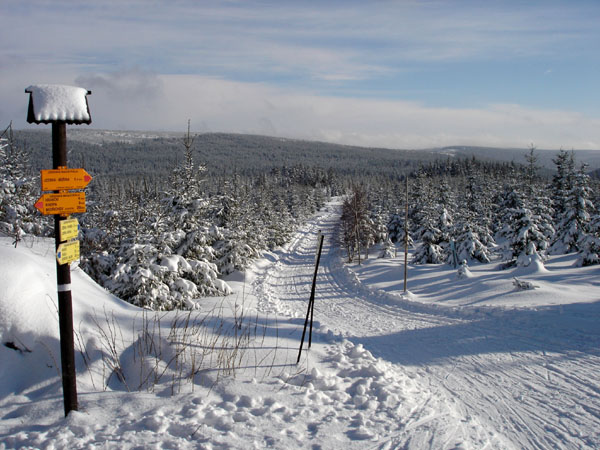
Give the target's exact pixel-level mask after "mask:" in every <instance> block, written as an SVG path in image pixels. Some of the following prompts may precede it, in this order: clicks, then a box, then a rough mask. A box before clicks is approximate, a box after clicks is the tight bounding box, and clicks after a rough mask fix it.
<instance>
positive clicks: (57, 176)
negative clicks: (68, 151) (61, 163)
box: [40, 168, 92, 191]
mask: <svg viewBox="0 0 600 450" xmlns="http://www.w3.org/2000/svg"><path fill="white" fill-rule="evenodd" d="M40 173H41V180H42V191H68V190H69V189H83V188H85V187H86V186H87V185H88V184H89V182H90V181H92V177H91V176H90V174H89V173H87V172H86V171H85V169H66V168H65V169H53V170H40Z"/></svg>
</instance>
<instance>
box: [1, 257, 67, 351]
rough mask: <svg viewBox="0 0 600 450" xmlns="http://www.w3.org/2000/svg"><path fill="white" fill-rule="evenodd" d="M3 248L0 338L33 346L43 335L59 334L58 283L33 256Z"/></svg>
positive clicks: (25, 346)
mask: <svg viewBox="0 0 600 450" xmlns="http://www.w3.org/2000/svg"><path fill="white" fill-rule="evenodd" d="M12 250H13V251H11V248H6V247H4V246H3V247H2V248H1V250H0V254H1V255H0V286H1V287H2V288H1V290H0V340H1V341H2V343H3V344H5V343H7V342H12V343H14V344H15V345H16V346H17V347H19V348H29V349H31V348H32V347H33V346H34V343H35V341H36V340H37V339H39V338H40V337H41V336H52V337H58V314H57V310H58V306H57V302H56V293H55V292H56V282H55V281H54V280H53V279H52V277H51V275H50V274H49V273H47V272H45V271H44V270H43V268H42V267H40V266H39V265H38V264H37V263H36V261H35V260H34V258H33V257H31V256H28V255H24V254H22V253H20V252H19V251H18V250H16V249H12Z"/></svg>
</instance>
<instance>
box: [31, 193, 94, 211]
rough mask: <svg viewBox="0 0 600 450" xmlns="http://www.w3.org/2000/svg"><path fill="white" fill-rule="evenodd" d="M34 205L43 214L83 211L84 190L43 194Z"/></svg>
mask: <svg viewBox="0 0 600 450" xmlns="http://www.w3.org/2000/svg"><path fill="white" fill-rule="evenodd" d="M34 206H35V207H36V208H37V209H38V210H39V211H40V212H41V213H42V214H44V215H48V214H67V215H68V214H76V213H84V212H85V192H63V193H60V194H43V195H42V196H41V197H40V198H38V200H37V202H35V205H34Z"/></svg>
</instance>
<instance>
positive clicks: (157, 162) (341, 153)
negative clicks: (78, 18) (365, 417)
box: [15, 127, 600, 177]
mask: <svg viewBox="0 0 600 450" xmlns="http://www.w3.org/2000/svg"><path fill="white" fill-rule="evenodd" d="M15 135H16V137H17V140H19V141H20V142H21V143H23V144H24V145H26V146H27V148H28V149H29V150H30V151H31V152H32V155H33V158H32V164H33V168H34V170H39V169H43V168H48V167H51V159H52V149H51V148H52V141H51V135H50V130H18V131H16V132H15ZM182 138H183V133H177V132H141V131H110V130H94V129H85V128H80V127H70V128H69V129H68V131H67V140H68V150H69V164H70V165H72V166H75V165H76V166H80V167H86V168H87V169H89V170H90V173H94V174H97V175H100V174H106V175H110V176H131V175H139V174H150V175H151V176H153V177H167V176H168V174H169V173H170V172H171V170H172V168H173V167H174V166H175V165H176V164H177V163H178V162H180V161H181V160H182V158H183V150H184V147H183V145H182ZM193 148H194V150H195V158H196V160H197V162H198V163H200V164H203V165H205V166H206V167H207V169H208V170H209V171H211V172H212V173H215V174H221V175H227V174H232V173H234V172H237V173H240V174H258V173H264V172H265V171H268V170H270V169H272V168H279V167H283V166H286V167H293V166H297V165H304V166H308V167H320V168H323V169H326V170H327V169H332V170H334V171H336V172H337V173H342V174H346V175H353V174H357V175H358V174H376V175H383V176H387V175H393V176H395V175H398V174H404V173H407V172H410V171H413V170H415V169H416V168H417V167H418V166H419V164H422V163H427V162H431V161H434V160H436V159H445V158H470V157H473V156H475V157H476V158H477V159H480V160H490V161H501V162H511V161H513V162H515V163H517V164H524V163H525V159H524V156H525V154H526V153H527V152H528V150H527V149H515V148H492V147H468V146H453V147H444V148H435V149H423V150H391V149H384V148H367V147H356V146H348V145H339V144H331V143H326V142H317V141H305V140H299V139H285V138H279V137H269V136H258V135H248V134H233V133H201V134H197V135H195V139H194V147H193ZM556 153H557V152H556V151H550V150H538V151H536V154H537V155H538V158H539V159H538V165H539V166H540V167H543V168H546V169H548V170H549V171H550V170H553V169H554V165H553V163H552V158H554V157H555V155H556ZM575 156H576V159H577V161H578V163H579V162H586V163H587V164H589V170H590V171H593V170H595V169H600V151H592V150H575Z"/></svg>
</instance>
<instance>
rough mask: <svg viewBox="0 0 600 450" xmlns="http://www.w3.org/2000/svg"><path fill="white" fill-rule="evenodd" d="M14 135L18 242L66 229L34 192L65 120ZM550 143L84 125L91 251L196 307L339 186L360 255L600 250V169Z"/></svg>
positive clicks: (162, 303)
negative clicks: (476, 144)
mask: <svg viewBox="0 0 600 450" xmlns="http://www.w3.org/2000/svg"><path fill="white" fill-rule="evenodd" d="M1 139H2V140H1V141H0V142H1V144H0V159H1V164H0V182H1V184H0V233H2V234H4V235H9V236H11V237H13V238H14V245H19V244H20V242H21V240H22V239H23V237H24V236H25V235H37V236H46V235H51V234H52V233H53V229H52V225H51V222H50V221H49V220H48V219H47V218H45V217H44V216H42V215H41V214H39V212H38V211H37V210H36V209H35V208H34V206H33V205H34V203H35V200H36V199H37V198H38V197H39V195H40V188H39V169H41V168H47V167H49V163H48V161H49V159H50V155H51V151H50V150H49V149H50V146H51V139H50V134H49V133H48V132H42V131H15V130H13V129H12V127H10V126H8V127H7V128H5V129H4V130H3V131H2V136H1ZM548 152H549V151H542V150H537V149H536V148H535V147H534V146H530V148H529V149H526V150H522V151H521V153H520V154H521V157H520V159H519V160H512V161H499V160H494V159H492V158H491V157H487V158H485V157H479V156H478V157H476V156H474V155H469V154H467V153H463V154H460V153H459V154H454V155H448V154H444V152H439V151H437V152H436V151H434V150H432V151H425V150H422V151H401V150H397V151H394V150H385V149H360V148H354V147H347V146H340V145H333V144H325V143H319V142H308V141H296V140H287V139H277V138H267V137H261V136H245V135H231V134H218V133H213V134H209V133H207V134H200V135H194V134H192V133H190V132H189V131H188V132H187V133H180V134H179V135H168V136H144V135H143V134H142V133H138V134H132V135H130V136H120V135H118V134H117V133H116V132H97V131H89V132H80V131H77V132H76V133H73V134H72V135H69V163H70V166H72V167H83V168H85V169H86V170H87V171H88V172H89V173H90V174H92V176H93V177H94V182H93V183H92V184H91V185H90V187H89V188H88V190H87V196H88V197H87V203H88V207H87V213H86V214H83V215H82V216H81V218H80V223H81V246H82V249H81V260H80V262H79V264H80V267H81V268H82V269H83V270H84V271H85V272H87V273H88V274H89V275H90V276H91V277H92V278H93V279H94V280H95V281H97V282H98V283H99V284H100V285H102V286H103V287H105V288H106V289H108V290H109V291H110V292H112V293H114V294H115V295H116V296H118V297H120V298H122V299H124V300H126V301H128V302H130V303H132V304H134V305H137V306H141V307H145V308H149V309H153V310H172V309H194V308H196V307H197V306H198V302H201V298H202V297H204V296H214V295H226V294H228V293H229V292H230V288H229V286H228V285H227V283H226V282H225V281H223V280H222V276H224V275H227V274H229V273H232V272H233V271H235V270H241V269H244V268H245V267H246V266H247V265H248V264H249V263H250V262H251V261H252V260H253V259H256V258H257V257H259V256H260V254H261V252H262V251H263V250H269V249H274V248H276V247H278V246H282V245H284V244H285V243H286V241H287V240H288V239H289V237H290V236H291V234H292V233H293V232H294V231H295V230H296V229H297V228H298V226H299V225H300V224H302V223H303V221H305V220H306V219H307V218H309V217H310V216H311V215H312V214H314V213H315V212H316V211H317V210H318V209H320V208H321V207H322V206H323V205H324V204H325V202H326V201H327V200H328V199H330V198H332V197H336V196H340V197H342V198H343V210H342V214H341V217H340V222H339V227H338V235H337V236H336V239H337V240H338V244H339V245H340V246H341V247H342V248H343V249H344V252H345V255H347V258H348V261H350V262H353V263H354V262H355V263H357V264H359V263H360V261H361V259H364V258H372V257H386V256H390V255H392V254H397V253H398V252H404V249H405V245H408V246H410V247H411V260H410V261H409V263H410V264H451V265H454V266H455V267H458V266H460V265H468V264H478V263H489V262H491V261H501V262H502V267H505V268H509V267H514V266H527V265H529V264H542V265H543V263H544V260H545V259H546V257H547V256H548V255H558V254H566V253H572V252H577V253H578V262H577V264H579V265H581V266H586V265H593V264H598V263H600V256H599V255H600V214H599V209H598V208H599V207H600V197H599V195H598V180H597V179H596V178H594V177H593V176H591V172H590V168H589V167H588V166H587V165H586V164H585V163H584V162H583V161H578V159H577V157H576V154H575V153H574V152H572V151H566V150H560V151H558V152H556V151H554V152H552V163H551V165H550V167H548V166H546V167H543V166H542V165H541V164H540V163H539V158H540V155H541V154H544V155H547V154H548ZM407 189H408V195H407ZM407 219H408V220H407ZM376 244H379V245H376ZM374 248H376V249H378V250H377V252H374V250H373V249H374Z"/></svg>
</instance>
